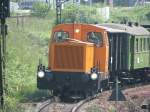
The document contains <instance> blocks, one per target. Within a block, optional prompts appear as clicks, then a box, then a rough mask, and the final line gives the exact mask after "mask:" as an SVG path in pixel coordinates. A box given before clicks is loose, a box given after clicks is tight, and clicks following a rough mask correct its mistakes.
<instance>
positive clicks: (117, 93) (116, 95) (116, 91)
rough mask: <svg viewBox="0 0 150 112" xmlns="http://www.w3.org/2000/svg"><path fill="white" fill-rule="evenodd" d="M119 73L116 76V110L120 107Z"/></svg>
mask: <svg viewBox="0 0 150 112" xmlns="http://www.w3.org/2000/svg"><path fill="white" fill-rule="evenodd" d="M118 83H119V81H118V74H117V76H116V110H117V107H118Z"/></svg>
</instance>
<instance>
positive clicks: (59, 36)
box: [54, 31, 69, 42]
mask: <svg viewBox="0 0 150 112" xmlns="http://www.w3.org/2000/svg"><path fill="white" fill-rule="evenodd" d="M67 38H69V33H68V32H64V31H59V32H55V33H54V39H55V41H56V42H63V41H65V40H66V39H67Z"/></svg>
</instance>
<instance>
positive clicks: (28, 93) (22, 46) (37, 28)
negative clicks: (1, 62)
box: [5, 17, 52, 112]
mask: <svg viewBox="0 0 150 112" xmlns="http://www.w3.org/2000/svg"><path fill="white" fill-rule="evenodd" d="M23 21H24V22H22V19H19V22H20V23H19V25H17V19H16V18H10V19H8V20H7V24H8V27H9V29H8V36H7V52H6V53H7V54H6V60H7V61H6V88H7V90H6V97H5V101H6V105H5V107H6V108H5V111H6V112H21V110H20V109H18V107H17V105H18V103H19V102H22V101H23V102H26V101H30V102H31V101H37V100H38V99H39V98H42V97H47V96H49V95H50V93H49V92H48V91H41V90H38V89H37V88H36V72H37V65H38V63H39V58H42V60H43V64H44V65H46V66H47V55H48V54H47V48H48V43H49V39H50V33H51V32H50V30H51V28H52V20H48V19H42V18H35V17H30V18H24V20H23ZM22 23H23V24H22Z"/></svg>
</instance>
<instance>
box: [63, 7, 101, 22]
mask: <svg viewBox="0 0 150 112" xmlns="http://www.w3.org/2000/svg"><path fill="white" fill-rule="evenodd" d="M62 15H63V17H62V18H63V19H62V22H63V23H96V22H102V21H103V19H102V18H101V16H100V15H99V14H98V13H97V11H96V8H94V7H89V6H85V5H75V4H74V5H67V6H66V7H65V9H64V10H63V14H62Z"/></svg>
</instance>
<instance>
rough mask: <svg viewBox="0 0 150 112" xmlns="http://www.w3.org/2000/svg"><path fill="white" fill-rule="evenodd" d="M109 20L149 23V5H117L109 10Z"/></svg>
mask: <svg viewBox="0 0 150 112" xmlns="http://www.w3.org/2000/svg"><path fill="white" fill-rule="evenodd" d="M110 14H111V16H110V18H111V19H110V21H115V22H121V21H124V20H127V21H132V22H139V23H142V24H143V22H149V23H150V21H149V20H150V6H149V5H147V6H138V7H133V8H122V7H117V8H113V9H112V10H111V13H110Z"/></svg>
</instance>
